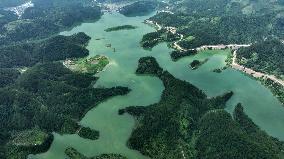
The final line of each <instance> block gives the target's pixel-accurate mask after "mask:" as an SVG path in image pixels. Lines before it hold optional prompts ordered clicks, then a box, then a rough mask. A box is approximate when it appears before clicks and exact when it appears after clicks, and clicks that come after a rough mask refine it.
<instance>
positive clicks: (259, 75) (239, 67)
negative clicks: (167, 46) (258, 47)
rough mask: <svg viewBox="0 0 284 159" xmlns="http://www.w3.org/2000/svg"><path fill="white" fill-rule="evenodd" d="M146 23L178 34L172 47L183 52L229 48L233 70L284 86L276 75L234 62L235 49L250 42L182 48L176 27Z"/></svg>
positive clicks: (247, 45) (152, 22) (182, 37)
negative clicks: (231, 53)
mask: <svg viewBox="0 0 284 159" xmlns="http://www.w3.org/2000/svg"><path fill="white" fill-rule="evenodd" d="M145 23H146V24H149V25H152V26H153V25H154V27H155V28H157V30H161V29H166V30H167V31H169V32H171V33H172V34H177V35H179V36H180V39H179V40H178V41H176V42H174V43H173V47H172V48H173V49H177V50H178V51H181V52H185V51H189V50H191V51H193V50H196V51H198V52H200V51H204V50H223V49H231V50H233V51H234V52H233V62H232V64H230V66H231V67H232V68H233V69H235V70H239V71H241V72H244V73H246V74H248V75H252V76H253V77H255V78H264V79H270V80H272V81H274V82H276V83H278V84H280V85H282V86H283V87H284V81H283V80H281V79H278V78H277V77H275V76H274V75H269V74H265V73H262V72H257V71H254V70H253V69H250V68H247V67H245V66H242V65H240V64H238V63H237V62H236V56H237V50H238V49H239V48H241V47H249V46H251V44H228V45H224V44H218V45H203V46H200V47H197V48H195V49H184V48H182V47H181V46H180V45H178V42H179V41H181V40H183V39H184V35H182V34H179V33H177V29H176V28H175V27H162V26H161V25H160V24H158V23H157V22H155V21H151V20H145Z"/></svg>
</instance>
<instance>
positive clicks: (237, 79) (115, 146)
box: [36, 13, 284, 159]
mask: <svg viewBox="0 0 284 159" xmlns="http://www.w3.org/2000/svg"><path fill="white" fill-rule="evenodd" d="M147 18H149V16H145V17H131V18H129V17H124V16H122V15H120V14H118V13H113V14H105V15H104V16H103V17H102V18H101V19H100V20H99V21H97V22H95V23H83V24H82V25H80V26H78V27H75V28H73V29H72V30H70V31H66V32H62V33H61V34H62V35H71V34H74V33H77V32H85V33H86V34H88V35H89V36H91V37H92V40H91V41H90V43H89V46H88V49H89V50H90V54H91V56H93V55H97V54H100V55H106V56H108V57H109V58H110V65H109V66H108V67H107V69H106V71H104V72H101V73H100V74H99V75H98V76H99V77H100V79H99V80H98V82H97V83H96V85H95V87H113V86H127V87H129V88H130V89H131V90H132V91H131V92H130V93H129V94H128V95H125V96H117V97H113V98H111V99H109V100H107V101H106V102H103V103H101V104H100V105H98V106H97V107H96V108H93V109H92V110H91V111H89V112H88V113H87V114H86V115H85V117H84V118H83V119H82V120H81V122H80V124H81V125H83V126H87V127H91V128H93V129H96V130H98V131H100V138H99V139H98V140H95V141H92V140H87V139H83V138H80V137H79V136H78V135H59V134H56V133H55V134H54V135H55V140H54V142H53V144H52V146H51V148H50V150H49V151H48V152H46V153H43V154H40V155H37V156H36V157H37V158H40V159H63V158H66V156H65V155H64V150H65V149H66V148H67V147H69V146H71V147H74V148H75V149H77V150H78V151H79V152H81V153H83V154H84V155H86V156H95V155H99V154H102V153H119V154H122V155H124V156H126V157H128V158H129V159H136V158H137V159H138V158H139V159H140V158H141V159H143V158H147V157H145V156H143V155H141V154H140V153H139V152H137V151H134V150H130V149H128V148H127V146H126V142H127V140H128V138H129V137H130V135H131V132H132V130H133V128H134V124H135V123H134V119H133V118H132V117H131V116H130V115H123V116H119V115H118V110H119V109H121V108H125V107H127V106H135V105H139V106H147V105H149V104H153V103H156V102H158V101H159V100H160V97H161V93H162V91H163V89H164V86H163V84H162V82H161V81H160V80H159V79H158V78H155V77H147V76H146V77H145V76H137V75H135V70H136V68H137V64H138V60H139V58H140V57H144V56H153V57H155V58H156V59H157V61H158V62H159V64H160V65H161V67H163V68H164V69H167V70H168V71H169V72H170V73H172V74H173V75H174V76H175V77H177V78H179V79H183V80H186V81H188V82H190V83H192V84H194V85H195V86H197V87H198V88H200V89H202V90H203V91H204V92H206V94H207V95H208V96H217V95H221V94H223V93H225V92H228V91H233V92H234V93H235V94H234V96H233V98H232V99H231V100H230V101H229V102H228V103H227V108H226V110H227V111H229V112H232V110H233V109H234V106H235V105H236V104H237V103H238V102H241V103H242V104H243V105H244V109H245V112H246V113H247V114H248V115H249V116H250V117H251V118H252V119H253V121H254V122H255V123H256V124H257V125H259V126H260V127H261V128H262V129H263V130H265V131H266V132H268V133H269V134H270V135H272V136H274V137H277V138H279V139H281V140H283V141H284V124H283V123H284V107H283V106H282V105H281V103H280V102H279V101H278V100H277V99H276V98H275V97H273V95H272V93H271V92H270V91H269V90H268V89H266V88H265V87H264V86H262V85H261V84H260V83H259V82H257V81H255V80H253V79H251V78H250V77H248V76H246V75H244V74H242V73H241V72H238V71H236V70H233V69H227V70H225V71H223V72H222V73H214V72H212V70H213V69H215V68H222V67H223V66H225V59H226V57H227V55H228V51H205V52H202V53H200V54H198V55H196V56H192V57H186V58H183V59H181V60H179V61H178V62H173V61H171V59H170V56H169V52H170V51H171V50H170V49H169V48H168V47H167V45H166V44H160V45H158V46H156V47H155V48H153V50H151V51H146V50H143V49H142V48H141V47H140V45H139V42H140V40H141V38H142V36H143V35H144V34H145V33H148V32H151V31H154V29H153V28H151V27H150V26H148V25H146V24H144V23H142V22H143V21H144V20H145V19H147ZM126 24H130V25H134V26H138V28H137V29H135V30H121V31H117V32H105V31H104V30H105V29H106V28H109V27H113V26H117V25H126ZM98 38H103V39H101V40H96V39H98ZM106 44H112V47H114V48H116V52H113V50H112V49H110V48H107V47H105V45H106ZM205 58H209V61H208V62H207V63H205V64H204V65H202V66H201V67H200V68H199V69H197V70H191V69H190V68H189V67H188V65H189V63H190V62H191V61H193V60H194V59H205Z"/></svg>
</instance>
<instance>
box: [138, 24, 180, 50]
mask: <svg viewBox="0 0 284 159" xmlns="http://www.w3.org/2000/svg"><path fill="white" fill-rule="evenodd" d="M178 39H179V36H178V35H176V34H173V33H172V32H170V31H167V30H166V29H161V30H158V31H155V32H151V33H147V34H145V35H144V36H143V38H142V40H141V42H140V44H141V46H142V47H143V48H145V49H152V48H153V47H154V46H156V45H158V44H159V43H161V42H173V41H175V40H178Z"/></svg>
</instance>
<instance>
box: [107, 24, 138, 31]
mask: <svg viewBox="0 0 284 159" xmlns="http://www.w3.org/2000/svg"><path fill="white" fill-rule="evenodd" d="M136 28H137V27H136V26H133V25H121V26H116V27H111V28H107V29H106V30H105V31H106V32H112V31H119V30H132V29H136Z"/></svg>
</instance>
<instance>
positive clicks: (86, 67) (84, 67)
mask: <svg viewBox="0 0 284 159" xmlns="http://www.w3.org/2000/svg"><path fill="white" fill-rule="evenodd" d="M108 64H109V60H108V58H107V57H106V56H100V55H96V56H94V57H91V58H87V57H85V58H78V59H67V60H65V61H64V62H63V65H64V66H66V67H67V68H68V69H70V70H72V71H75V72H81V73H89V74H95V73H98V72H100V71H102V70H103V69H104V68H105V67H106V66H107V65H108Z"/></svg>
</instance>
